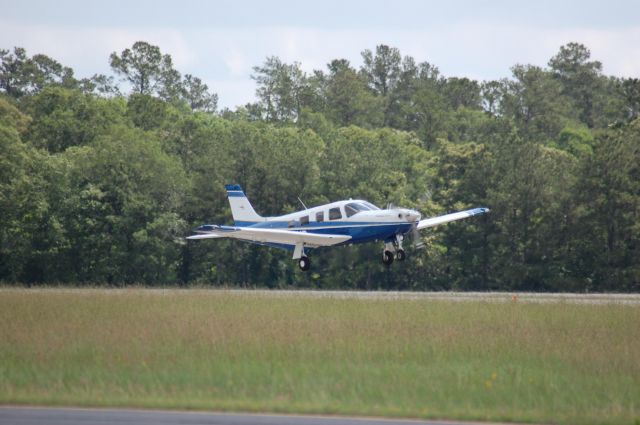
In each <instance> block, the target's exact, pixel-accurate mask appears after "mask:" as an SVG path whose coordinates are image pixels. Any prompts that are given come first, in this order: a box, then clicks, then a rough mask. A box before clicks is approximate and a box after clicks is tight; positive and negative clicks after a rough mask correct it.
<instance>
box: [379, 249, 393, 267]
mask: <svg viewBox="0 0 640 425" xmlns="http://www.w3.org/2000/svg"><path fill="white" fill-rule="evenodd" d="M382 262H383V263H384V265H385V266H390V265H391V263H393V253H392V252H391V251H385V252H383V253H382Z"/></svg>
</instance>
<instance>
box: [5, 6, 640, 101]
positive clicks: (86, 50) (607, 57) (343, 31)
mask: <svg viewBox="0 0 640 425" xmlns="http://www.w3.org/2000/svg"><path fill="white" fill-rule="evenodd" d="M0 10H1V13H0V49H10V48H13V47H14V46H20V47H24V48H26V49H27V53H28V54H29V55H33V54H36V53H43V54H45V55H48V56H50V57H52V58H54V59H56V60H57V61H58V62H60V63H62V64H63V65H65V66H70V67H71V68H73V69H74V71H75V73H76V76H77V77H79V78H83V77H90V76H92V75H93V74H95V73H102V74H106V75H112V72H111V69H110V67H109V55H110V54H111V53H112V52H118V53H120V52H121V51H122V50H124V49H126V48H128V47H131V46H132V45H133V43H135V42H136V41H140V40H142V41H146V42H149V43H151V44H154V45H157V46H159V47H160V49H161V51H162V52H163V53H168V54H170V55H171V57H172V58H173V61H174V66H175V68H176V69H177V70H178V71H180V72H181V73H182V74H192V75H195V76H197V77H199V78H201V79H202V80H203V81H204V82H205V83H206V84H207V85H208V86H209V88H210V89H211V91H213V92H216V93H218V95H219V103H218V105H219V107H229V108H231V109H234V108H235V107H236V106H240V105H244V104H246V103H247V102H253V101H255V89H256V85H255V82H254V81H253V80H252V79H251V74H252V68H253V67H254V66H259V65H261V64H263V63H264V61H265V59H266V58H267V57H268V56H278V57H279V58H280V59H282V60H283V61H285V62H288V63H291V62H294V61H295V62H299V63H300V64H301V67H302V69H303V70H305V71H306V72H311V71H313V70H314V69H322V70H326V65H327V63H328V62H330V61H331V60H333V59H342V58H344V59H347V60H349V61H350V62H351V63H352V64H353V65H354V66H356V67H358V66H360V64H361V63H362V59H361V55H360V53H361V52H362V51H363V50H364V49H371V50H375V47H376V45H378V44H387V45H389V46H392V47H397V48H398V49H400V52H401V54H402V55H410V56H413V57H414V58H415V59H416V61H417V62H423V61H427V62H429V63H431V64H433V65H435V66H437V67H438V68H439V69H440V71H441V73H442V74H443V75H444V76H446V77H452V76H456V77H469V78H473V79H477V80H491V79H499V78H505V77H509V76H510V75H511V71H510V68H511V67H512V66H513V65H515V64H517V63H520V64H533V65H538V66H543V67H544V66H546V65H547V62H548V61H549V59H550V58H551V57H552V56H553V55H555V54H556V53H557V52H558V50H559V48H560V46H562V45H563V44H566V43H569V42H572V41H575V42H579V43H583V44H585V45H586V46H587V47H588V48H589V49H590V50H591V53H592V59H595V60H599V61H601V62H602V63H603V71H604V73H605V74H607V75H615V76H619V77H634V78H640V0H608V1H606V2H605V1H602V0H599V1H592V0H582V1H573V0H568V1H562V0H554V1H550V0H536V1H531V0H528V1H516V0H510V1H503V0H500V1H482V0H476V1H471V0H458V1H455V0H450V1H443V0H439V1H427V0H423V1H420V0H394V1H381V0H368V1H359V0H353V1H349V0H316V1H313V2H309V1H304V0H298V1H289V0H286V1H275V0H272V1H243V0H236V1H226V0H221V1H213V0H211V1H189V0H182V1H175V0H173V1H165V0H155V1H151V0H141V1H136V0H128V1H123V0H110V1H108V2H107V1H101V2H98V1H91V0H56V1H51V0H48V1H47V0H0Z"/></svg>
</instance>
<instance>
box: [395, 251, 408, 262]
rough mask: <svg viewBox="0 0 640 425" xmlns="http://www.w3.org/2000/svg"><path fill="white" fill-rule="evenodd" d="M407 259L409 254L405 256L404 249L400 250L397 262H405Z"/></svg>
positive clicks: (397, 254) (397, 253)
mask: <svg viewBox="0 0 640 425" xmlns="http://www.w3.org/2000/svg"><path fill="white" fill-rule="evenodd" d="M406 258H407V254H405V252H404V249H399V250H398V252H396V260H398V261H404V260H405V259H406Z"/></svg>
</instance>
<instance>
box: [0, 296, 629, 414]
mask: <svg viewBox="0 0 640 425" xmlns="http://www.w3.org/2000/svg"><path fill="white" fill-rule="evenodd" d="M12 291H13V292H32V293H38V292H46V293H50V294H56V295H65V294H70V293H71V294H90V293H98V294H104V295H112V296H123V295H124V296H127V295H129V294H132V293H136V294H141V293H142V294H147V295H172V294H176V293H185V294H187V293H188V294H203V295H212V294H231V295H237V296H264V297H271V298H334V299H358V300H433V301H454V302H457V301H461V302H467V301H484V302H498V303H504V302H521V303H536V304H554V303H565V304H593V305H603V304H623V305H631V306H639V307H640V294H610V293H609V294H608V293H593V294H578V293H541V292H452V291H441V292H410V291H320V290H297V289H296V290H282V289H278V290H266V289H220V288H185V289H177V288H139V287H131V288H120V289H115V288H54V287H50V288H47V287H45V288H12V287H4V288H2V287H0V292H12ZM0 425H1V424H0Z"/></svg>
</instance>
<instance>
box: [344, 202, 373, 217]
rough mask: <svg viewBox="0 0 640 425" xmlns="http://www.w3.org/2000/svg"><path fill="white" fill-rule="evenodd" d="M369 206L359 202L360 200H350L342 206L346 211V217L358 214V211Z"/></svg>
mask: <svg viewBox="0 0 640 425" xmlns="http://www.w3.org/2000/svg"><path fill="white" fill-rule="evenodd" d="M369 210H371V208H369V207H368V206H366V205H364V204H361V203H360V202H352V203H350V204H347V205H345V206H344V212H345V213H347V217H351V216H352V215H355V214H358V213H359V212H360V211H369Z"/></svg>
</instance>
